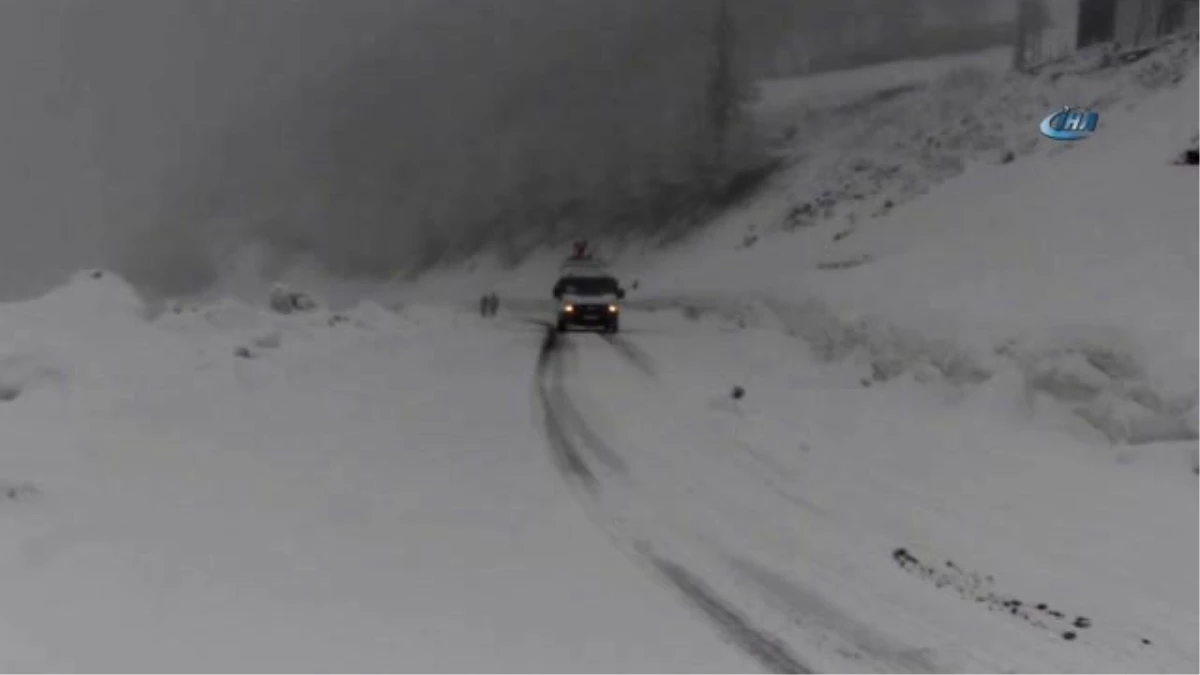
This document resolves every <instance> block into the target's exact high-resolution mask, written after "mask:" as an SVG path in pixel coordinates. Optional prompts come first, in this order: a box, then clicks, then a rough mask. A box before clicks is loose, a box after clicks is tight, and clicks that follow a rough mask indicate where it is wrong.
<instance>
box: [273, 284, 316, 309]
mask: <svg viewBox="0 0 1200 675" xmlns="http://www.w3.org/2000/svg"><path fill="white" fill-rule="evenodd" d="M267 303H268V304H269V305H270V307H271V309H272V311H274V312H276V313H278V314H291V313H292V312H310V311H312V310H314V309H316V308H317V301H316V300H314V299H313V297H312V296H311V295H309V294H308V293H305V292H303V291H295V290H292V289H290V288H288V287H287V286H285V285H284V284H275V285H274V286H273V287H272V288H271V292H270V295H269V296H268V297H267Z"/></svg>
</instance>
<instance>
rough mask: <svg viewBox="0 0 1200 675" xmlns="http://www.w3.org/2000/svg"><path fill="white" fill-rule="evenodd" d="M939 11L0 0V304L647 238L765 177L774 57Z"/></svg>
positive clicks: (554, 0) (768, 1) (585, 2)
mask: <svg viewBox="0 0 1200 675" xmlns="http://www.w3.org/2000/svg"><path fill="white" fill-rule="evenodd" d="M961 4H964V3H958V2H957V0H942V1H941V2H932V1H931V2H927V3H924V5H922V7H925V9H926V10H928V9H929V7H930V6H932V7H934V8H935V9H936V8H938V7H940V8H942V9H943V10H945V11H942V12H940V13H939V12H932V13H931V12H929V11H926V12H925V13H924V14H919V13H918V3H916V1H915V0H908V1H906V2H899V1H897V0H854V1H853V2H851V1H845V2H842V1H840V0H838V1H835V0H830V1H829V2H817V1H816V0H813V1H812V2H796V1H794V0H736V1H735V2H731V3H728V7H729V8H728V16H727V17H726V19H725V21H724V23H722V18H721V16H722V15H721V7H722V6H723V5H724V3H721V2H720V1H719V0H637V1H636V2H635V1H634V0H619V1H616V2H608V1H606V2H601V1H599V0H521V1H520V2H501V1H500V0H454V1H453V2H440V1H438V0H103V2H100V1H93V0H0V88H2V90H3V91H4V92H5V94H6V95H5V96H4V99H3V100H4V103H3V104H0V111H2V113H0V149H2V150H3V153H2V154H0V233H2V234H3V237H4V242H5V245H4V246H3V247H2V248H0V297H15V296H20V295H25V294H28V293H30V292H34V291H36V290H39V289H40V288H41V287H44V286H45V285H46V284H48V283H53V282H55V281H57V280H58V279H60V278H62V277H63V276H64V275H65V274H67V273H69V272H71V271H73V270H75V269H78V268H79V267H82V266H106V267H115V268H117V269H119V270H120V271H121V272H123V273H125V274H127V275H128V276H130V277H131V278H133V279H135V280H136V281H138V282H139V283H141V284H144V285H147V286H150V287H154V288H158V289H160V290H165V291H185V290H194V289H196V288H199V287H202V286H203V285H204V284H205V283H208V282H209V281H211V280H212V279H213V278H214V275H216V274H219V273H220V269H221V265H222V264H223V261H225V260H227V259H228V257H229V256H230V255H231V251H232V250H233V249H234V248H235V247H236V246H238V245H240V244H242V243H244V242H247V241H256V242H260V243H263V244H264V245H265V246H266V248H267V249H268V250H270V251H272V252H274V254H275V256H276V257H277V258H278V259H279V260H281V261H285V260H286V259H287V257H288V256H290V255H293V254H306V255H311V256H313V257H315V258H316V259H318V260H319V261H320V262H322V263H323V264H325V265H327V266H328V267H329V268H330V269H331V270H333V271H335V272H337V273H340V274H350V275H355V274H371V275H392V274H396V273H404V272H410V271H413V270H416V269H420V268H422V267H423V266H427V265H430V264H436V263H437V262H442V261H448V260H454V259H456V258H460V257H462V256H465V255H468V254H470V253H473V252H475V251H477V250H480V249H481V248H487V249H493V250H496V251H498V252H500V253H501V255H502V256H503V257H504V258H505V259H506V260H508V261H510V262H511V261H515V260H518V259H519V258H520V257H521V256H522V255H524V254H525V253H527V252H528V251H530V250H532V249H533V248H535V247H537V246H539V245H543V244H547V243H555V242H558V241H561V240H563V239H565V238H567V237H572V236H577V235H579V234H586V235H589V236H612V237H629V236H639V237H640V236H670V235H672V234H673V233H677V232H678V229H679V227H685V228H686V227H689V226H693V225H694V224H695V223H696V222H699V221H700V220H701V219H702V218H703V215H704V213H705V212H706V209H710V208H719V207H720V204H721V202H722V200H723V199H725V198H728V197H729V193H730V190H731V189H732V188H733V187H736V185H738V184H739V183H738V182H737V181H738V180H741V179H746V178H747V177H749V179H753V178H754V177H756V176H758V175H760V174H761V173H763V172H764V171H766V170H769V166H770V154H769V147H768V141H769V139H763V138H759V137H758V136H757V135H756V133H755V130H754V129H753V128H752V127H751V126H750V125H749V124H748V122H747V121H746V119H745V116H744V115H741V114H739V113H740V111H741V108H742V106H743V105H744V104H745V103H746V102H747V101H748V100H749V97H750V95H751V94H752V88H751V87H750V83H751V82H752V80H753V78H755V77H757V76H760V75H764V74H769V73H772V72H776V71H778V70H779V68H780V60H779V54H780V53H781V45H785V44H786V45H790V47H789V49H791V50H792V51H793V52H794V51H795V45H796V44H798V43H800V44H803V43H804V42H805V40H807V39H808V38H809V37H811V38H812V43H813V44H816V41H817V37H818V36H820V37H821V49H822V50H823V51H825V52H829V51H836V49H837V47H838V44H837V41H836V40H835V41H833V42H831V41H830V39H829V36H830V35H835V36H837V35H841V34H842V33H839V32H838V31H836V30H832V29H833V28H835V27H842V28H845V29H847V30H848V29H849V28H852V27H853V26H855V25H856V24H863V25H867V24H870V25H875V26H880V27H882V26H886V25H889V24H896V25H899V24H903V25H912V24H913V22H914V21H915V22H916V23H918V24H919V23H921V22H923V21H928V20H929V17H931V16H933V17H935V18H937V19H938V20H940V21H943V22H944V21H946V20H950V21H967V20H969V18H970V17H966V16H965V14H964V13H963V12H962V11H961V8H959V9H958V10H956V9H955V8H956V7H958V5H961ZM970 4H972V5H973V6H979V5H977V4H976V3H970ZM918 14H919V15H918ZM913 17H916V18H915V19H914V18H913ZM868 18H870V19H873V21H866V19H868ZM901 19H904V20H901ZM722 26H724V28H723V27H722ZM880 30H882V28H880ZM847 34H849V33H847ZM859 36H860V37H861V36H862V33H861V31H860V34H859ZM721 45H725V47H729V48H728V49H725V51H722V49H724V47H722V46H721ZM717 62H721V63H722V65H721V66H719V67H718V66H715V65H714V64H715V63H717ZM715 102H716V103H715ZM744 182H745V181H744V180H743V183H744Z"/></svg>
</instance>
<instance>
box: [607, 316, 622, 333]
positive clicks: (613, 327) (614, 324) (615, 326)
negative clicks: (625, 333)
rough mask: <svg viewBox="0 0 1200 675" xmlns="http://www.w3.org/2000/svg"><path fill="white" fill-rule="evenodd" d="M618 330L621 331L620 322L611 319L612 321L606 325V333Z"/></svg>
mask: <svg viewBox="0 0 1200 675" xmlns="http://www.w3.org/2000/svg"><path fill="white" fill-rule="evenodd" d="M620 330H621V322H620V321H617V320H616V319H613V321H612V322H610V323H609V324H608V332H610V333H616V332H618V331H620Z"/></svg>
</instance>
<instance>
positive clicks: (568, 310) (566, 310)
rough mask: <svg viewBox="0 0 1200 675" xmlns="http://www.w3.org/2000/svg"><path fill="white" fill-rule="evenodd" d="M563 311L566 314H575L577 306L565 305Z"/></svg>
mask: <svg viewBox="0 0 1200 675" xmlns="http://www.w3.org/2000/svg"><path fill="white" fill-rule="evenodd" d="M563 311H564V312H574V311H575V305H572V304H569V303H568V304H566V305H563Z"/></svg>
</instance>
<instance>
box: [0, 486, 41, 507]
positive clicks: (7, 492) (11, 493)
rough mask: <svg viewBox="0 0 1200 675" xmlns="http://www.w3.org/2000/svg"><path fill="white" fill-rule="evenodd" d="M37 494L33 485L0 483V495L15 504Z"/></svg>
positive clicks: (37, 491)
mask: <svg viewBox="0 0 1200 675" xmlns="http://www.w3.org/2000/svg"><path fill="white" fill-rule="evenodd" d="M39 492H40V491H39V490H38V489H37V487H36V486H35V485H34V484H33V483H27V482H19V483H12V482H8V481H0V495H3V496H4V498H5V499H7V500H9V501H13V502H15V501H19V500H22V499H28V498H30V497H34V496H37V495H38V494H39Z"/></svg>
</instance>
